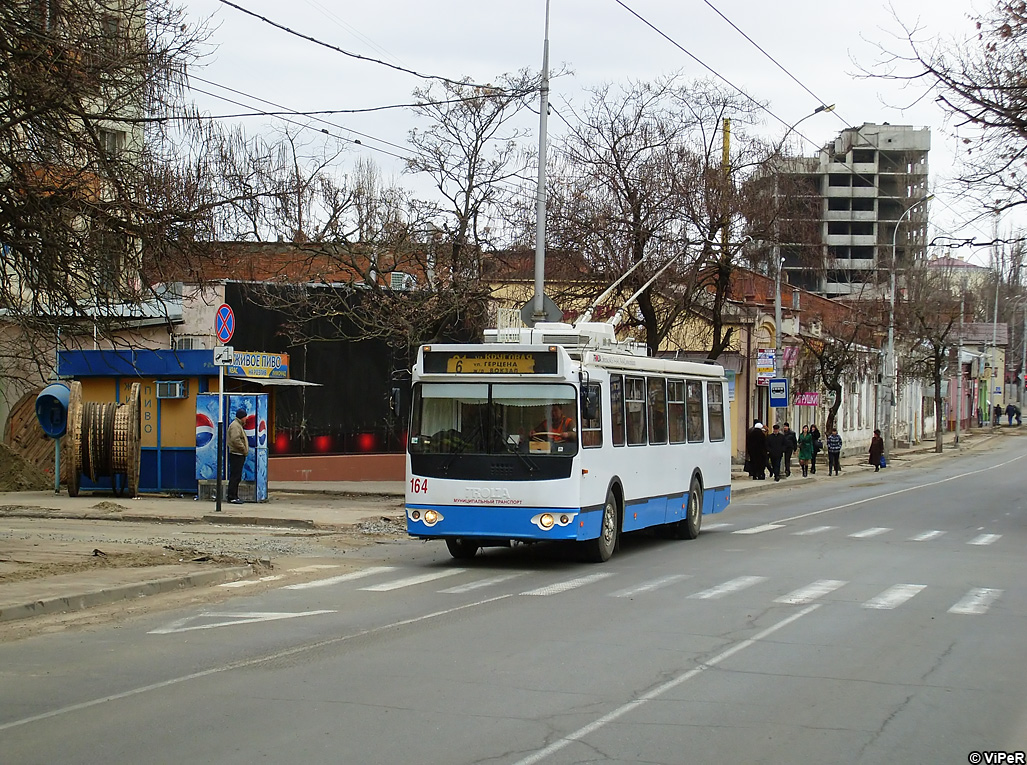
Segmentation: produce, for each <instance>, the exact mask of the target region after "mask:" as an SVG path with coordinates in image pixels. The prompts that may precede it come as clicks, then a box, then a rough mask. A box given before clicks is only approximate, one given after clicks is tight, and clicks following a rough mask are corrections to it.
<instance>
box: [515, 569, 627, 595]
mask: <svg viewBox="0 0 1027 765" xmlns="http://www.w3.org/2000/svg"><path fill="white" fill-rule="evenodd" d="M608 576H613V574H612V573H609V574H589V575H588V576H580V577H578V578H577V579H568V580H567V581H566V582H557V583H556V584H548V585H546V586H545V587H538V588H536V589H534V590H528V591H527V592H522V593H521V595H559V594H560V593H561V592H567V590H573V589H575V588H577V587H583V586H584V585H586V584H592V582H598V581H599V580H601V579H606V577H608Z"/></svg>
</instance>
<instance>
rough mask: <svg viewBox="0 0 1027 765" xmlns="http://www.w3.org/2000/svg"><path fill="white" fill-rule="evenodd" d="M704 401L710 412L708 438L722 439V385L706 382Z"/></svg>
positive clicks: (713, 439)
mask: <svg viewBox="0 0 1027 765" xmlns="http://www.w3.org/2000/svg"><path fill="white" fill-rule="evenodd" d="M706 401H707V405H708V407H709V413H710V440H711V441H723V440H724V386H723V384H722V383H719V382H709V383H706Z"/></svg>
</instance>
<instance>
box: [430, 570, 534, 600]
mask: <svg viewBox="0 0 1027 765" xmlns="http://www.w3.org/2000/svg"><path fill="white" fill-rule="evenodd" d="M525 573H527V572H525V571H515V572H514V573H512V574H499V575H498V576H490V577H488V578H487V579H479V580H477V581H476V582H468V583H467V584H458V585H457V586H456V587H449V588H447V589H445V590H439V592H444V593H447V594H449V595H458V594H460V593H462V592H471V590H480V589H481V588H482V587H491V586H492V585H494V584H502V583H503V582H506V581H509V580H510V579H514V578H516V577H518V576H524V574H525Z"/></svg>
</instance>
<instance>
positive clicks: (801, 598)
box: [774, 579, 848, 605]
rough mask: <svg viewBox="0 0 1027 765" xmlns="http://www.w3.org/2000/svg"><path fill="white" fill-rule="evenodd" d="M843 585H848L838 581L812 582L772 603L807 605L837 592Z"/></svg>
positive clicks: (821, 580) (822, 580)
mask: <svg viewBox="0 0 1027 765" xmlns="http://www.w3.org/2000/svg"><path fill="white" fill-rule="evenodd" d="M845 584H848V583H847V582H843V581H842V580H840V579H820V580H819V581H816V582H813V584H808V585H806V586H805V587H800V588H799V589H797V590H793V591H792V592H790V593H788V594H787V595H782V596H781V597H780V598H776V599H775V600H774V602H775V603H790V604H792V605H800V604H803V603H809V602H810V601H812V600H816V599H817V598H822V597H823V596H824V595H827V594H828V593H829V592H833V591H834V590H837V589H838V588H839V587H842V586H844V585H845Z"/></svg>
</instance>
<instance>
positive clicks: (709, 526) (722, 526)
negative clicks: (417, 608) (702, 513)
mask: <svg viewBox="0 0 1027 765" xmlns="http://www.w3.org/2000/svg"><path fill="white" fill-rule="evenodd" d="M734 525H735V524H733V523H704V524H703V525H702V530H703V531H716V530H717V529H729V528H731V527H732V526H734Z"/></svg>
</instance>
